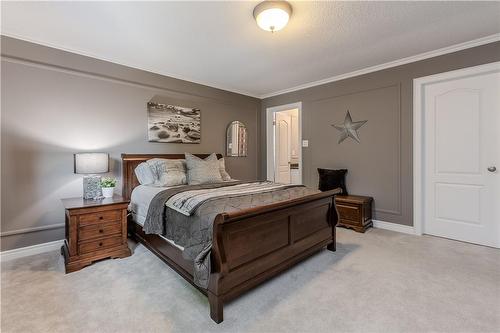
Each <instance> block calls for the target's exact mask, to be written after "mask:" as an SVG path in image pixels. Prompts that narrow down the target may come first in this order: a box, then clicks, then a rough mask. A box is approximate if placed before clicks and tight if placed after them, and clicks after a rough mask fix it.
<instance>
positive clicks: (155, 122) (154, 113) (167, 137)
mask: <svg viewBox="0 0 500 333" xmlns="http://www.w3.org/2000/svg"><path fill="white" fill-rule="evenodd" d="M148 140H149V142H167V143H200V142H201V117H200V109H196V108H190V107H184V106H177V105H168V104H161V103H156V102H149V103H148Z"/></svg>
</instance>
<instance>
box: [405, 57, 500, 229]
mask: <svg viewBox="0 0 500 333" xmlns="http://www.w3.org/2000/svg"><path fill="white" fill-rule="evenodd" d="M498 71H500V61H498V62H492V63H489V64H485V65H479V66H473V67H467V68H462V69H458V70H453V71H449V72H444V73H439V74H434V75H429V76H424V77H419V78H416V79H413V227H414V229H415V234H417V235H422V234H423V233H424V232H425V221H424V220H423V217H424V216H425V214H424V209H425V207H424V198H423V195H424V193H425V188H424V181H425V174H424V162H425V161H424V156H425V152H424V141H423V140H424V137H425V133H424V130H425V129H424V112H423V111H424V110H423V108H424V105H425V103H424V98H425V96H424V88H425V86H426V85H429V84H432V83H437V82H440V81H446V80H450V79H454V78H461V77H468V76H477V75H480V74H488V73H494V72H498Z"/></svg>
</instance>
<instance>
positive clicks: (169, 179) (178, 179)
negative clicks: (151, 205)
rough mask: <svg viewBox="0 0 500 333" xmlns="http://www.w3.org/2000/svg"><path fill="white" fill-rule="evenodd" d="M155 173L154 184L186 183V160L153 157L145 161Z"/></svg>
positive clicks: (172, 184) (171, 184) (174, 184)
mask: <svg viewBox="0 0 500 333" xmlns="http://www.w3.org/2000/svg"><path fill="white" fill-rule="evenodd" d="M147 163H148V164H149V166H150V168H151V169H152V170H153V173H154V174H155V182H154V185H155V186H176V185H182V184H187V181H186V161H185V160H169V159H163V158H153V159H150V160H148V161H147Z"/></svg>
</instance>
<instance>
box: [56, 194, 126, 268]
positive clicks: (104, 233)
mask: <svg viewBox="0 0 500 333" xmlns="http://www.w3.org/2000/svg"><path fill="white" fill-rule="evenodd" d="M62 202H63V205H64V209H65V215H66V239H65V242H64V245H63V246H62V247H61V253H62V254H63V255H64V262H65V265H66V273H70V272H74V271H77V270H79V269H81V268H83V267H85V266H88V265H90V264H92V263H93V262H94V261H96V260H100V259H104V258H123V257H128V256H130V249H129V248H128V244H127V207H128V204H129V201H128V200H125V199H123V198H122V197H121V196H114V197H113V198H105V199H102V200H85V199H83V198H68V199H63V200H62Z"/></svg>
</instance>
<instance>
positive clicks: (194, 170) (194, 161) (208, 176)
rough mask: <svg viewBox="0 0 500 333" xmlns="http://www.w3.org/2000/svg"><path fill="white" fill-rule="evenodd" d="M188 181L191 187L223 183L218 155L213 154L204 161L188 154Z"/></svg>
mask: <svg viewBox="0 0 500 333" xmlns="http://www.w3.org/2000/svg"><path fill="white" fill-rule="evenodd" d="M186 167H187V180H188V184H189V185H198V184H208V183H218V182H221V181H222V176H221V173H220V164H219V160H218V159H217V155H216V154H215V153H214V154H211V155H210V156H208V157H207V158H205V159H204V160H203V159H201V158H199V157H196V156H194V155H193V154H190V153H186Z"/></svg>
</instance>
